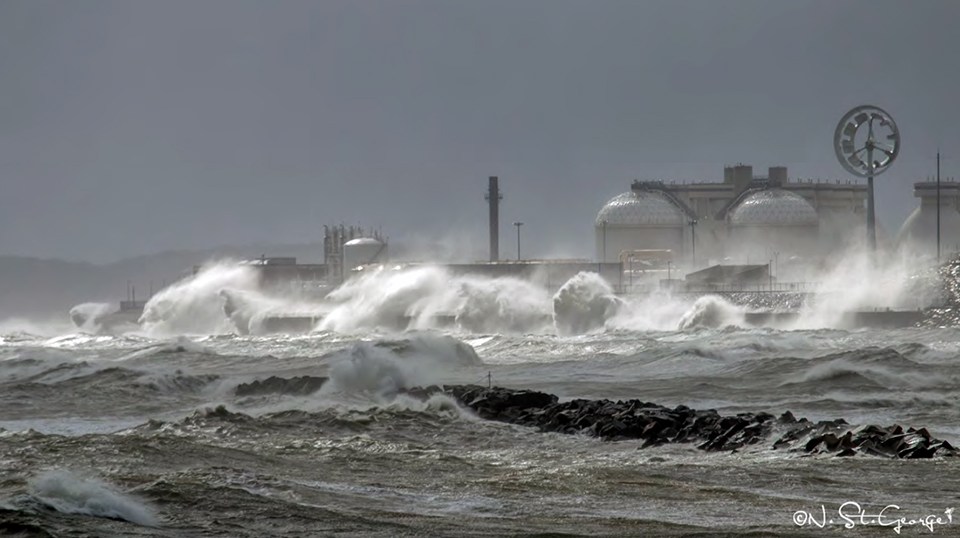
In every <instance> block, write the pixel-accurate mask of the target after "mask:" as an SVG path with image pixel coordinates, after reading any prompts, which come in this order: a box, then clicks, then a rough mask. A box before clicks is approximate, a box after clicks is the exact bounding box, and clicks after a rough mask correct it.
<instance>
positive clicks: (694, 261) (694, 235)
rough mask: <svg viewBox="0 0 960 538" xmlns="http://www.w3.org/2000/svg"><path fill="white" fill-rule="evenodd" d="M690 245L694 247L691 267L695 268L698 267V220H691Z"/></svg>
mask: <svg viewBox="0 0 960 538" xmlns="http://www.w3.org/2000/svg"><path fill="white" fill-rule="evenodd" d="M690 245H691V246H692V247H693V248H692V250H691V254H692V260H691V263H690V269H691V270H694V269H696V268H697V221H696V220H691V221H690Z"/></svg>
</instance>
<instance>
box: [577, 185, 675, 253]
mask: <svg viewBox="0 0 960 538" xmlns="http://www.w3.org/2000/svg"><path fill="white" fill-rule="evenodd" d="M685 222H686V221H685V219H684V214H683V211H682V210H681V209H680V208H679V207H677V206H676V205H675V204H674V203H673V202H671V201H670V200H669V199H667V198H666V197H665V196H663V195H662V194H660V193H658V192H656V191H630V192H625V193H623V194H620V195H618V196H615V197H613V198H611V199H610V200H609V201H608V202H607V203H606V204H605V205H604V206H603V208H602V209H601V210H600V212H599V213H597V218H596V221H595V223H594V226H595V230H596V246H597V259H598V260H602V261H604V262H616V261H618V260H619V259H620V252H622V251H624V250H648V249H650V250H661V249H669V250H673V251H674V252H677V253H679V252H681V251H682V249H683V229H684V226H685Z"/></svg>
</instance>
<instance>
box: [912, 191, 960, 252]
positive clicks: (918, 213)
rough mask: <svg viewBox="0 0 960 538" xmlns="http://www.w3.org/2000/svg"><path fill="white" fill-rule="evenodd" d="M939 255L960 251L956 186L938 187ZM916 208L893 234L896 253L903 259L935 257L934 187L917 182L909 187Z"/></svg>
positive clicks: (959, 218)
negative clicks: (907, 257)
mask: <svg viewBox="0 0 960 538" xmlns="http://www.w3.org/2000/svg"><path fill="white" fill-rule="evenodd" d="M939 190H940V193H939V199H940V201H939V205H940V212H939V213H940V249H941V253H948V252H958V251H960V183H956V182H953V181H944V182H941V183H940V189H939ZM913 195H914V196H915V197H916V198H919V199H920V205H919V206H918V207H917V208H916V209H915V210H914V211H913V213H911V214H910V216H909V217H907V220H906V221H904V223H903V226H902V227H901V228H900V232H899V233H898V234H897V250H898V251H899V252H900V253H901V254H902V255H904V256H910V257H917V256H935V255H936V254H937V198H938V196H937V183H936V182H935V181H920V182H917V183H914V185H913Z"/></svg>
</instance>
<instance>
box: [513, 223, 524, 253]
mask: <svg viewBox="0 0 960 538" xmlns="http://www.w3.org/2000/svg"><path fill="white" fill-rule="evenodd" d="M513 225H514V226H516V227H517V261H520V227H521V226H523V223H522V222H520V221H519V220H518V221H517V222H514V223H513Z"/></svg>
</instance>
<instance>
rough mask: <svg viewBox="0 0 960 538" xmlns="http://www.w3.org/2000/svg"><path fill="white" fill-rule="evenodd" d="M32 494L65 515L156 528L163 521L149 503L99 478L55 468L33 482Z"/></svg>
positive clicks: (30, 483) (30, 487)
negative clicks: (106, 519)
mask: <svg viewBox="0 0 960 538" xmlns="http://www.w3.org/2000/svg"><path fill="white" fill-rule="evenodd" d="M28 487H29V491H30V494H31V495H32V496H33V497H34V498H35V499H36V500H37V501H39V502H41V503H43V504H45V505H47V506H49V507H51V508H53V509H54V510H57V511H58V512H63V513H65V514H86V515H90V516H96V517H105V518H111V519H123V520H125V521H129V522H131V523H138V524H140V525H146V526H150V527H155V526H157V525H158V524H159V520H158V518H157V515H156V513H155V511H154V509H153V508H151V507H150V506H149V505H147V504H146V503H145V502H143V501H141V500H139V499H136V498H135V497H133V496H130V495H128V494H126V493H122V492H120V491H118V490H117V489H116V488H114V487H113V486H111V485H109V484H107V483H105V482H103V481H101V480H99V479H96V478H90V477H82V476H79V475H77V474H74V473H73V472H70V471H67V470H62V469H54V470H49V471H45V472H43V473H40V474H39V475H37V476H35V477H34V478H32V479H30V481H29V483H28Z"/></svg>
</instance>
